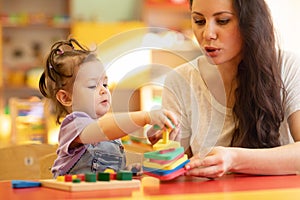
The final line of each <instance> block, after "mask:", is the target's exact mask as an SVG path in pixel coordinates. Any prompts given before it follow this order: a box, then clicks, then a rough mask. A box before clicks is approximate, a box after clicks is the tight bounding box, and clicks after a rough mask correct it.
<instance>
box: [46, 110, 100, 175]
mask: <svg viewBox="0 0 300 200" xmlns="http://www.w3.org/2000/svg"><path fill="white" fill-rule="evenodd" d="M93 122H95V120H93V119H92V118H90V117H89V116H88V115H87V114H86V113H83V112H73V113H71V114H69V115H68V116H66V118H65V119H64V120H63V122H62V124H61V128H60V131H59V138H58V142H59V147H58V149H57V155H58V157H57V159H56V160H55V162H54V165H53V167H52V173H53V174H54V176H55V177H56V176H58V175H61V174H65V173H66V172H67V171H68V170H69V169H70V168H71V167H72V166H73V165H74V164H75V163H76V162H77V161H78V159H79V158H80V157H81V156H82V154H83V153H84V152H85V146H84V145H82V146H80V147H79V148H76V149H70V144H71V143H72V141H73V140H74V139H75V138H76V137H77V136H78V135H79V134H80V133H81V132H82V130H83V129H84V128H85V127H86V126H87V125H89V124H90V123H93Z"/></svg>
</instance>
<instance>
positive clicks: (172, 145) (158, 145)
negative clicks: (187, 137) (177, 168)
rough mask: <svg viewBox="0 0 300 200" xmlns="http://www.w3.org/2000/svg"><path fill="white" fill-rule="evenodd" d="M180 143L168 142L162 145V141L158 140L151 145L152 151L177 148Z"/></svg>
mask: <svg viewBox="0 0 300 200" xmlns="http://www.w3.org/2000/svg"><path fill="white" fill-rule="evenodd" d="M179 147H180V142H177V141H173V140H169V141H168V142H167V143H164V141H163V139H160V140H159V141H158V142H157V143H156V144H154V145H153V150H155V151H157V150H163V149H171V148H179Z"/></svg>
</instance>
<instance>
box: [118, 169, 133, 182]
mask: <svg viewBox="0 0 300 200" xmlns="http://www.w3.org/2000/svg"><path fill="white" fill-rule="evenodd" d="M117 180H122V181H127V180H129V181H130V180H132V172H131V171H125V170H121V171H118V173H117Z"/></svg>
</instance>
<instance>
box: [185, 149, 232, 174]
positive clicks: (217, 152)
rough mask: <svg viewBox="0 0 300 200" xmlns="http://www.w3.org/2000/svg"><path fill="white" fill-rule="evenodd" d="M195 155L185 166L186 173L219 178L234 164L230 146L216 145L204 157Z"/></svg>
mask: <svg viewBox="0 0 300 200" xmlns="http://www.w3.org/2000/svg"><path fill="white" fill-rule="evenodd" d="M200 157H201V155H195V156H193V157H192V158H191V159H190V162H189V163H188V164H187V165H186V166H185V168H186V170H187V172H186V175H189V176H198V177H206V178H218V177H221V176H223V175H224V174H226V173H227V172H229V171H230V169H231V168H232V166H233V153H232V151H231V149H230V148H226V147H214V148H213V149H212V150H211V151H210V152H209V153H208V154H207V155H206V156H205V157H204V158H200Z"/></svg>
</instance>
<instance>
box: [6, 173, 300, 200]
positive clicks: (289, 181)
mask: <svg viewBox="0 0 300 200" xmlns="http://www.w3.org/2000/svg"><path fill="white" fill-rule="evenodd" d="M141 188H142V193H141V194H142V196H139V197H136V199H143V198H147V199H151V198H152V197H158V196H159V197H160V199H166V197H170V196H171V197H172V199H180V198H179V197H178V195H193V196H195V195H196V196H198V195H199V196H200V195H204V194H220V193H222V194H228V193H234V192H241V191H243V192H252V191H256V192H257V191H265V190H274V191H275V190H285V189H296V191H297V194H299V195H300V176H297V175H291V176H247V175H226V176H224V177H222V178H220V179H215V180H208V179H203V178H192V177H179V178H177V179H175V180H172V181H168V182H161V183H160V184H159V185H158V186H156V187H141ZM140 190H141V189H140ZM298 190H299V191H298ZM137 191H139V189H117V190H116V189H114V190H113V189H112V190H105V191H104V190H97V191H84V192H68V191H62V190H56V189H50V188H45V187H38V188H26V189H13V188H12V187H11V182H10V181H2V182H0V199H49V198H50V199H91V198H93V199H95V198H97V199H100V198H108V197H109V198H118V199H120V198H134V196H133V194H134V192H137ZM172 195H174V196H172ZM297 196H298V195H297ZM176 197H178V198H176ZM298 197H299V196H298ZM298 197H297V198H298ZM299 198H300V197H299Z"/></svg>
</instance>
